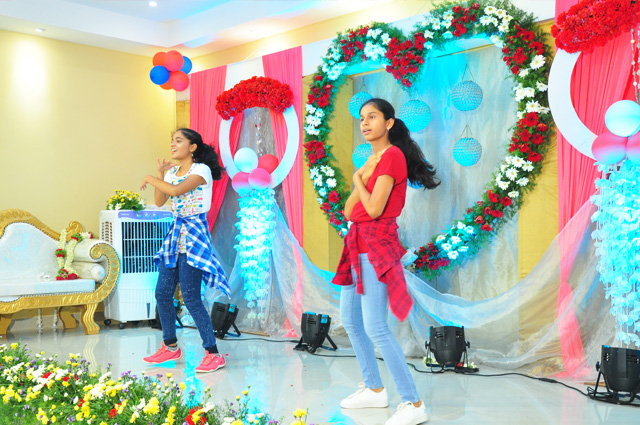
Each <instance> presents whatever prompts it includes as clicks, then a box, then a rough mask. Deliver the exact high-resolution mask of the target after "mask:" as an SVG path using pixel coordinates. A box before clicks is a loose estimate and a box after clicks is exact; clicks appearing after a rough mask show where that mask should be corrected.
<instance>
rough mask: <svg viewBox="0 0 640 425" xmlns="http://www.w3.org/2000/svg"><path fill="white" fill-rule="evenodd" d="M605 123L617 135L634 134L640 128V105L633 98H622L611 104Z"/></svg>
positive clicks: (626, 135)
mask: <svg viewBox="0 0 640 425" xmlns="http://www.w3.org/2000/svg"><path fill="white" fill-rule="evenodd" d="M604 123H605V125H606V126H607V128H608V129H609V131H610V132H612V133H613V134H615V135H616V136H620V137H628V136H631V135H634V134H636V133H637V132H638V130H640V105H638V104H637V103H636V102H634V101H632V100H620V101H618V102H616V103H614V104H613V105H611V106H609V109H607V113H606V114H605V116H604Z"/></svg>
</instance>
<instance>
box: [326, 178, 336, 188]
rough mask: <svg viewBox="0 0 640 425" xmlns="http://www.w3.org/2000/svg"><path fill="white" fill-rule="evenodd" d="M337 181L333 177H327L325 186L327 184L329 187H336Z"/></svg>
mask: <svg viewBox="0 0 640 425" xmlns="http://www.w3.org/2000/svg"><path fill="white" fill-rule="evenodd" d="M337 183H338V182H337V181H336V179H334V178H330V179H327V186H329V187H330V188H332V189H333V188H334V187H336V184H337Z"/></svg>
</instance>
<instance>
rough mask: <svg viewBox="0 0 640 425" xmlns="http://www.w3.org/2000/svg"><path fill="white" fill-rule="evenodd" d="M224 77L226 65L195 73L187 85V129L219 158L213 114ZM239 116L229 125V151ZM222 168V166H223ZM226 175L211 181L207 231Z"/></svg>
mask: <svg viewBox="0 0 640 425" xmlns="http://www.w3.org/2000/svg"><path fill="white" fill-rule="evenodd" d="M226 78H227V66H226V65H223V66H219V67H217V68H213V69H208V70H206V71H201V72H195V73H193V74H192V75H191V83H190V89H189V93H190V126H191V129H193V130H195V131H197V132H198V133H200V135H201V136H202V139H203V140H204V142H205V143H206V144H208V145H210V146H213V148H214V149H215V151H216V153H217V154H218V156H219V155H220V147H219V136H220V122H221V121H222V117H221V116H220V115H219V114H218V111H216V99H217V98H218V96H219V95H220V94H221V93H222V92H223V91H224V87H225V81H226ZM241 124H242V115H239V116H237V117H235V118H234V120H233V124H232V126H231V134H230V136H229V141H230V145H231V152H232V153H233V152H235V150H236V148H237V146H238V138H239V136H240V127H241ZM223 165H224V164H223ZM228 181H229V176H228V175H227V174H226V173H223V174H222V179H220V180H217V181H214V182H213V196H212V199H211V209H210V210H209V212H208V213H207V221H208V222H209V229H212V228H213V225H214V224H215V222H216V217H218V212H219V211H220V206H221V205H222V201H223V199H224V194H225V192H226V190H227V183H228Z"/></svg>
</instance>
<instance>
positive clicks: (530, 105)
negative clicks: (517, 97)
mask: <svg viewBox="0 0 640 425" xmlns="http://www.w3.org/2000/svg"><path fill="white" fill-rule="evenodd" d="M526 111H527V112H537V113H539V114H548V113H549V108H546V107H544V106H542V105H540V104H539V103H538V102H534V101H530V102H527V108H526Z"/></svg>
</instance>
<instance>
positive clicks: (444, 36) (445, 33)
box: [442, 31, 453, 40]
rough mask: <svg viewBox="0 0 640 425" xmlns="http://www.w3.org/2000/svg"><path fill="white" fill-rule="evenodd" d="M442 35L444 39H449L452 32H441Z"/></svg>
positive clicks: (451, 36)
mask: <svg viewBox="0 0 640 425" xmlns="http://www.w3.org/2000/svg"><path fill="white" fill-rule="evenodd" d="M442 37H443V38H444V39H445V40H449V39H451V38H453V33H452V32H451V31H447V32H443V33H442Z"/></svg>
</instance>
